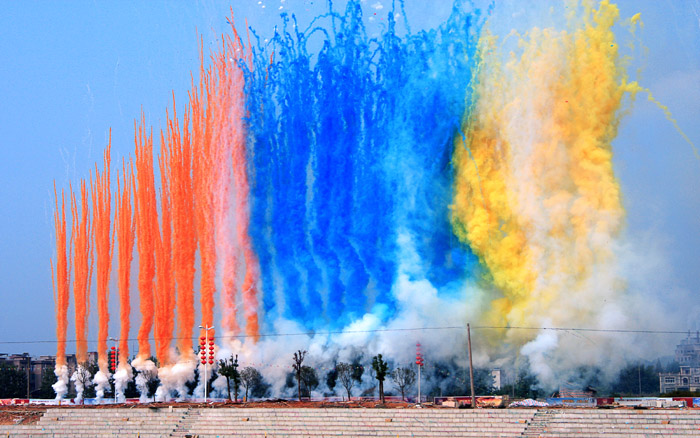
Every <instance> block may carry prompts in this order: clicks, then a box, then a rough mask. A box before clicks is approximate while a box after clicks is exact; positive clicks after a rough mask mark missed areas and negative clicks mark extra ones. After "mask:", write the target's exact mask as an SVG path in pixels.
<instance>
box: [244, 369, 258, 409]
mask: <svg viewBox="0 0 700 438" xmlns="http://www.w3.org/2000/svg"><path fill="white" fill-rule="evenodd" d="M262 380H263V377H262V375H261V374H260V371H258V370H256V369H255V368H253V367H245V368H243V370H241V381H242V382H243V387H244V388H245V400H246V401H248V391H249V390H252V389H254V388H255V387H257V386H259V385H260V384H261V383H262Z"/></svg>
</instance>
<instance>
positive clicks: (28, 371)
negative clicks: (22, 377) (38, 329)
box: [27, 354, 32, 399]
mask: <svg viewBox="0 0 700 438" xmlns="http://www.w3.org/2000/svg"><path fill="white" fill-rule="evenodd" d="M31 367H32V358H31V356H29V355H28V354H27V399H29V398H30V397H29V396H30V394H31V390H30V389H29V379H30V376H31V375H30V368H31Z"/></svg>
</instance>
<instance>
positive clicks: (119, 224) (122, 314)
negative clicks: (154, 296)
mask: <svg viewBox="0 0 700 438" xmlns="http://www.w3.org/2000/svg"><path fill="white" fill-rule="evenodd" d="M120 177H121V178H120ZM132 178H133V166H132V164H131V163H129V165H128V166H127V165H126V161H125V160H122V171H121V175H117V193H116V196H115V198H116V220H115V229H116V234H117V241H118V242H119V259H118V260H119V264H118V275H117V279H118V290H119V322H120V332H119V367H121V366H122V364H124V365H127V361H128V359H129V342H128V340H129V330H130V328H131V321H130V313H131V303H130V295H129V294H130V290H129V283H130V280H131V261H132V259H133V252H134V231H135V230H134V222H133V213H132V205H131V198H132V193H131V187H132V184H133V183H132Z"/></svg>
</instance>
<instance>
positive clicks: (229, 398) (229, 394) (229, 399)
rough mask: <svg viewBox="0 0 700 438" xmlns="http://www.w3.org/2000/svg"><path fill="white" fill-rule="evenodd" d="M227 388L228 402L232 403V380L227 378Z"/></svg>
mask: <svg viewBox="0 0 700 438" xmlns="http://www.w3.org/2000/svg"><path fill="white" fill-rule="evenodd" d="M226 387H227V388H228V401H231V380H230V379H229V378H228V376H226Z"/></svg>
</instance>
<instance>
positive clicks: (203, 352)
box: [199, 325, 214, 403]
mask: <svg viewBox="0 0 700 438" xmlns="http://www.w3.org/2000/svg"><path fill="white" fill-rule="evenodd" d="M199 328H201V329H203V330H204V336H202V337H200V338H199V341H200V342H199V345H200V350H199V354H200V358H201V360H202V365H204V403H206V402H207V395H208V394H207V389H208V386H209V385H207V383H208V380H207V365H213V364H214V338H213V337H212V338H211V340H209V330H213V329H214V327H209V326H208V325H204V326H201V325H200V326H199ZM207 348H208V349H209V357H208V358H207Z"/></svg>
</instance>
